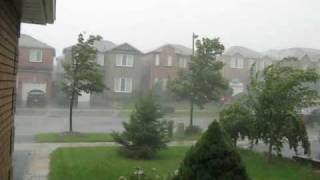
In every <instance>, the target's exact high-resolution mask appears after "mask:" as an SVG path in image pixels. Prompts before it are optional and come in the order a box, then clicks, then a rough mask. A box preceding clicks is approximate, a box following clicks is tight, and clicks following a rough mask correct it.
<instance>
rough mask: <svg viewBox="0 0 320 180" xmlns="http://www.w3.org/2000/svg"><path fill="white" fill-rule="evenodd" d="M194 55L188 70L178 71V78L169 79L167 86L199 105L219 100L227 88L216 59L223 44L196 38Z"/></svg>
mask: <svg viewBox="0 0 320 180" xmlns="http://www.w3.org/2000/svg"><path fill="white" fill-rule="evenodd" d="M196 46H197V51H196V55H195V56H194V57H193V58H192V60H191V62H190V64H189V70H185V71H180V72H179V78H178V79H176V80H173V81H171V82H170V83H169V84H170V85H169V88H170V89H171V90H172V91H173V92H174V93H175V94H177V95H178V96H180V97H182V98H185V99H193V101H194V103H195V104H196V105H198V106H199V107H203V105H204V104H206V103H208V102H211V101H213V100H219V97H220V95H221V94H223V93H224V91H225V90H226V89H227V88H228V85H227V82H226V81H225V80H224V79H223V78H222V75H221V72H220V70H221V69H222V67H223V63H222V62H220V61H217V60H216V57H217V56H218V55H220V54H221V53H222V52H223V50H224V46H223V45H222V44H221V43H220V41H219V39H217V38H216V39H208V38H203V39H202V41H200V40H197V43H196Z"/></svg>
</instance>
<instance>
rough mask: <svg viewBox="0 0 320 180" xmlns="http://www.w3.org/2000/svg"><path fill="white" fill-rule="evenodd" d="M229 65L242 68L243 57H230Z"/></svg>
mask: <svg viewBox="0 0 320 180" xmlns="http://www.w3.org/2000/svg"><path fill="white" fill-rule="evenodd" d="M230 66H231V68H237V69H242V68H243V59H242V58H232V59H231V64H230Z"/></svg>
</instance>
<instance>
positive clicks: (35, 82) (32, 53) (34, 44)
mask: <svg viewBox="0 0 320 180" xmlns="http://www.w3.org/2000/svg"><path fill="white" fill-rule="evenodd" d="M54 57H55V49H54V48H53V47H51V46H49V45H47V44H45V43H43V42H41V41H39V40H37V39H35V38H33V37H31V36H29V35H25V34H21V36H20V38H19V63H18V67H19V68H18V75H17V103H18V104H19V105H25V103H26V100H27V95H28V92H30V91H31V90H42V91H44V92H45V93H46V96H47V98H48V99H50V98H51V89H52V71H53V60H54Z"/></svg>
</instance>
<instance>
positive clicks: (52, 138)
mask: <svg viewBox="0 0 320 180" xmlns="http://www.w3.org/2000/svg"><path fill="white" fill-rule="evenodd" d="M35 140H36V142H40V143H43V142H52V143H54V142H55V143H56V142H65V143H67V142H112V141H113V138H112V137H111V135H110V134H109V133H75V134H68V133H43V134H37V135H35Z"/></svg>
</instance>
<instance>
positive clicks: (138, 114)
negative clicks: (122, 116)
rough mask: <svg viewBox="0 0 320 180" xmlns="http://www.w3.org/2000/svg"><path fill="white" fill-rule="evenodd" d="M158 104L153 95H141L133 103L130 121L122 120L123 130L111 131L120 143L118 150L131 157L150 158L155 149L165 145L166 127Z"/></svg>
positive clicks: (155, 151) (154, 153)
mask: <svg viewBox="0 0 320 180" xmlns="http://www.w3.org/2000/svg"><path fill="white" fill-rule="evenodd" d="M162 116H163V115H162V113H161V112H160V106H159V104H157V103H156V101H155V99H154V97H153V95H152V94H151V93H148V94H147V95H144V96H142V97H141V98H140V99H139V100H138V102H137V103H136V105H135V110H134V111H133V112H132V114H131V116H130V121H129V122H128V123H127V122H123V126H124V131H123V132H122V133H113V138H114V140H115V141H116V142H117V143H119V144H120V145H122V148H121V149H120V152H122V154H123V155H126V156H128V157H131V158H137V159H150V158H153V157H154V156H155V155H156V153H157V151H158V150H160V149H163V148H165V147H166V142H167V139H168V138H167V129H166V128H165V127H164V125H165V124H164V123H163V122H161V121H160V118H162Z"/></svg>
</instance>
